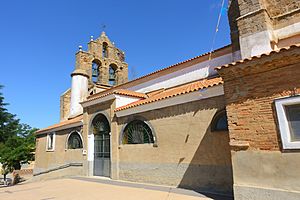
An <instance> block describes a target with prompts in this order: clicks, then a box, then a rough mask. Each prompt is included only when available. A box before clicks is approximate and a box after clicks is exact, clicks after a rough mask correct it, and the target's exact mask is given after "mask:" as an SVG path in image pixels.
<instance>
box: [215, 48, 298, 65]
mask: <svg viewBox="0 0 300 200" xmlns="http://www.w3.org/2000/svg"><path fill="white" fill-rule="evenodd" d="M297 48H300V44H297V45H291V46H289V47H283V48H280V49H277V50H274V51H271V52H269V53H264V54H261V55H258V56H253V57H250V58H245V59H243V60H239V61H235V62H233V63H230V64H226V65H223V66H220V67H216V68H215V69H216V70H218V71H219V70H221V69H224V68H229V67H232V66H236V65H239V64H242V63H248V62H250V61H254V60H257V59H260V58H263V57H268V56H270V55H273V54H278V53H282V52H284V51H289V50H293V49H297Z"/></svg>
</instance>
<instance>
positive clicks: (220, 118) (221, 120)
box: [211, 110, 228, 131]
mask: <svg viewBox="0 0 300 200" xmlns="http://www.w3.org/2000/svg"><path fill="white" fill-rule="evenodd" d="M211 129H212V131H228V122H227V115H226V111H225V110H223V111H220V112H218V113H217V114H216V115H215V117H214V119H213V121H212V128H211Z"/></svg>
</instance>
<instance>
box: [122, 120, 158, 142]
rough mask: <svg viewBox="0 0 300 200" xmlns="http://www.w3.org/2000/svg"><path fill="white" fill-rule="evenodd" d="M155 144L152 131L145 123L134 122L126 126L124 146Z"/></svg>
mask: <svg viewBox="0 0 300 200" xmlns="http://www.w3.org/2000/svg"><path fill="white" fill-rule="evenodd" d="M153 142H154V140H153V134H152V131H151V129H150V127H149V126H148V125H147V124H146V123H145V122H143V121H140V120H134V121H132V122H130V123H129V124H128V125H127V126H126V128H125V130H124V134H123V141H122V143H123V144H144V143H153Z"/></svg>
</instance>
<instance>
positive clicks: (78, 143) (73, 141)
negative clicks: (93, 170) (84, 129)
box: [68, 131, 83, 149]
mask: <svg viewBox="0 0 300 200" xmlns="http://www.w3.org/2000/svg"><path fill="white" fill-rule="evenodd" d="M82 147H83V146H82V139H81V136H80V135H79V133H78V132H77V131H76V132H73V133H71V134H70V136H69V138H68V149H82Z"/></svg>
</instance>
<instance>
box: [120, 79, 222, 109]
mask: <svg viewBox="0 0 300 200" xmlns="http://www.w3.org/2000/svg"><path fill="white" fill-rule="evenodd" d="M220 84H223V81H222V78H221V77H217V78H211V79H204V80H200V81H196V82H192V83H188V84H184V85H181V86H177V87H174V88H170V89H167V90H164V91H161V92H158V93H157V94H154V95H153V96H150V97H149V98H146V99H142V100H138V101H136V102H133V103H130V104H128V105H125V106H122V107H119V108H116V109H115V111H116V112H117V111H121V110H125V109H128V108H133V107H137V106H140V105H145V104H149V103H152V102H156V101H160V100H164V99H168V98H171V97H175V96H178V95H182V94H187V93H190V92H194V91H198V90H201V89H204V88H208V87H212V86H216V85H220Z"/></svg>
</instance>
